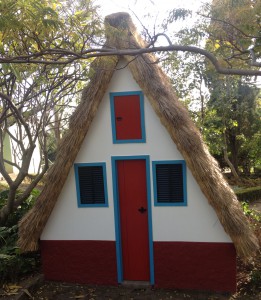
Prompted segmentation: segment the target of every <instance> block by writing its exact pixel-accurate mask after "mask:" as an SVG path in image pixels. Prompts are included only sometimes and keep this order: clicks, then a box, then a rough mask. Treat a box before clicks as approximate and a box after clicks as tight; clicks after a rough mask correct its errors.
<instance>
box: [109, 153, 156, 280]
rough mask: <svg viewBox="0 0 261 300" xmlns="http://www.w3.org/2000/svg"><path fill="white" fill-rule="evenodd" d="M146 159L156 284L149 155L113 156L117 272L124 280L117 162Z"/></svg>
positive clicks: (150, 246) (149, 219) (152, 257)
mask: <svg viewBox="0 0 261 300" xmlns="http://www.w3.org/2000/svg"><path fill="white" fill-rule="evenodd" d="M136 159H142V160H145V161H146V184H147V202H148V227H149V228H148V229H149V255H150V257H149V259H150V284H151V285H154V283H155V280H154V254H153V235H152V211H151V187H150V158H149V156H148V155H140V156H112V158H111V162H112V178H113V201H114V218H115V235H116V254H117V273H118V282H119V283H122V281H123V263H122V248H121V230H120V228H121V227H120V210H119V196H118V174H117V168H116V162H117V161H118V160H136Z"/></svg>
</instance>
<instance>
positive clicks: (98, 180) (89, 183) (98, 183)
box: [78, 166, 105, 204]
mask: <svg viewBox="0 0 261 300" xmlns="http://www.w3.org/2000/svg"><path fill="white" fill-rule="evenodd" d="M78 175H79V187H80V199H81V204H103V203H105V193H104V179H103V168H102V166H84V167H79V168H78Z"/></svg>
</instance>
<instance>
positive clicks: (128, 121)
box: [110, 91, 146, 144]
mask: <svg viewBox="0 0 261 300" xmlns="http://www.w3.org/2000/svg"><path fill="white" fill-rule="evenodd" d="M128 96H130V97H128ZM135 96H138V98H139V105H138V108H137V106H136V105H135V106H133V105H131V102H132V101H130V98H131V97H133V98H136V97H135ZM127 98H128V100H126V99H127ZM124 100H125V101H127V102H125V104H126V105H123V106H121V109H120V111H121V112H120V114H123V115H124V116H122V115H118V112H117V110H118V109H116V107H115V103H116V102H117V103H118V104H119V102H118V101H121V102H122V103H124ZM134 102H136V101H133V104H134ZM110 106H111V125H112V139H113V143H114V144H123V143H145V142H146V133H145V120H144V95H143V93H142V92H141V91H130V92H116V93H110ZM124 107H125V109H123V108H124ZM134 107H135V109H134V110H133V108H134ZM129 108H130V109H129ZM134 111H136V113H134V115H135V117H134V118H135V119H134V120H133V112H134ZM137 119H138V120H137ZM119 124H120V126H119V127H118V125H119ZM124 124H125V125H124ZM122 127H125V129H128V131H129V133H128V134H127V136H128V135H129V136H130V137H126V138H124V137H120V138H119V137H118V136H119V135H118V132H117V130H118V129H119V128H122ZM131 128H133V130H134V133H132V132H131V130H130V129H131ZM134 128H135V129H134ZM137 131H138V132H139V134H138V136H139V137H136V133H137ZM132 136H133V137H132Z"/></svg>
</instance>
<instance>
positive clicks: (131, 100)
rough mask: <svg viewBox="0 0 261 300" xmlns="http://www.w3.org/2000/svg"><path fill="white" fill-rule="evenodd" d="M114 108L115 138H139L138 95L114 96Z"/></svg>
mask: <svg viewBox="0 0 261 300" xmlns="http://www.w3.org/2000/svg"><path fill="white" fill-rule="evenodd" d="M114 110H115V124H116V138H117V140H135V139H141V138H142V130H141V112H140V96H139V95H124V96H115V97H114Z"/></svg>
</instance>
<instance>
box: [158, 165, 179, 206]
mask: <svg viewBox="0 0 261 300" xmlns="http://www.w3.org/2000/svg"><path fill="white" fill-rule="evenodd" d="M156 178H157V201H158V203H171V202H173V203H176V202H183V201H184V190H183V172H182V164H158V165H156Z"/></svg>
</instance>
